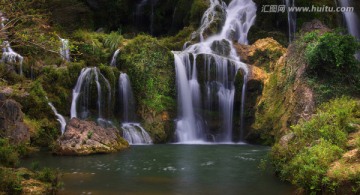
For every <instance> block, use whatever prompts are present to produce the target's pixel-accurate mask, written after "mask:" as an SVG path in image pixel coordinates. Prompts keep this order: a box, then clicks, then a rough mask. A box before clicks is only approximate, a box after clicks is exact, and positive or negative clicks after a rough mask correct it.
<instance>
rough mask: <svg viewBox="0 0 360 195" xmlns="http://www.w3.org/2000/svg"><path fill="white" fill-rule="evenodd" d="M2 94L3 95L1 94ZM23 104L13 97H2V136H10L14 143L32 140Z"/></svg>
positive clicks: (0, 128)
mask: <svg viewBox="0 0 360 195" xmlns="http://www.w3.org/2000/svg"><path fill="white" fill-rule="evenodd" d="M0 96H2V95H0ZM23 119H24V113H23V112H22V111H21V105H20V104H19V103H18V102H16V101H15V100H12V99H5V98H4V97H3V96H2V97H0V136H1V137H7V138H9V139H10V140H11V141H12V142H13V143H15V144H19V143H26V142H29V141H30V132H29V129H28V128H27V127H26V125H25V124H24V122H23Z"/></svg>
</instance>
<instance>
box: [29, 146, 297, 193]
mask: <svg viewBox="0 0 360 195" xmlns="http://www.w3.org/2000/svg"><path fill="white" fill-rule="evenodd" d="M268 151H269V148H267V147H262V146H251V145H173V144H171V145H151V146H131V148H130V149H128V150H126V151H123V152H119V153H114V154H106V155H93V156H85V157H61V156H53V155H51V154H49V153H46V152H40V153H37V154H36V155H34V156H32V157H31V158H29V159H26V160H24V161H23V163H24V166H30V164H31V163H32V162H39V164H40V165H41V166H47V167H52V168H58V169H60V170H61V171H62V172H63V173H64V174H63V176H62V181H63V183H64V185H63V188H62V189H61V190H60V191H59V194H131V195H132V194H136V195H137V194H139V195H140V194H141V195H153V194H154V195H158V194H196V195H197V194H206V195H208V194H210V195H211V194H224V195H225V194H226V195H231V194H246V195H247V194H254V195H256V194H259V195H260V194H277V195H282V194H284V195H285V194H292V192H293V191H294V189H293V188H292V187H291V186H290V185H288V184H285V183H283V182H280V181H279V180H278V179H277V178H276V177H274V176H273V175H272V174H271V173H268V172H266V171H263V170H261V169H259V168H258V167H259V163H260V161H261V159H264V158H266V155H267V153H268Z"/></svg>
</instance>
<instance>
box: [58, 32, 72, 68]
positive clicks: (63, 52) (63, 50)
mask: <svg viewBox="0 0 360 195" xmlns="http://www.w3.org/2000/svg"><path fill="white" fill-rule="evenodd" d="M59 39H60V41H61V47H60V56H61V57H62V59H63V60H65V61H68V62H70V47H69V40H68V39H62V38H60V37H59Z"/></svg>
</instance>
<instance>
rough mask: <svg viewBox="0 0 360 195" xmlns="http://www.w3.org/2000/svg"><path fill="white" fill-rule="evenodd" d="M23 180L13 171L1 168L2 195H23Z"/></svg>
mask: <svg viewBox="0 0 360 195" xmlns="http://www.w3.org/2000/svg"><path fill="white" fill-rule="evenodd" d="M21 191H22V186H21V178H20V177H19V176H18V175H17V174H16V173H14V171H13V170H10V169H6V168H1V167H0V193H1V192H5V193H6V194H21Z"/></svg>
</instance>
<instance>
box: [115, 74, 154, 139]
mask: <svg viewBox="0 0 360 195" xmlns="http://www.w3.org/2000/svg"><path fill="white" fill-rule="evenodd" d="M119 96H120V101H121V111H122V112H121V114H122V122H123V123H122V126H121V128H122V130H123V137H124V138H125V139H126V140H127V141H128V142H129V144H151V143H152V140H151V138H150V135H149V134H148V133H147V132H146V130H145V129H144V128H143V127H142V126H141V125H140V124H139V123H134V121H135V120H136V119H135V102H134V97H133V93H132V88H131V83H130V79H129V77H128V75H127V74H125V73H121V74H120V76H119Z"/></svg>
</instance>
